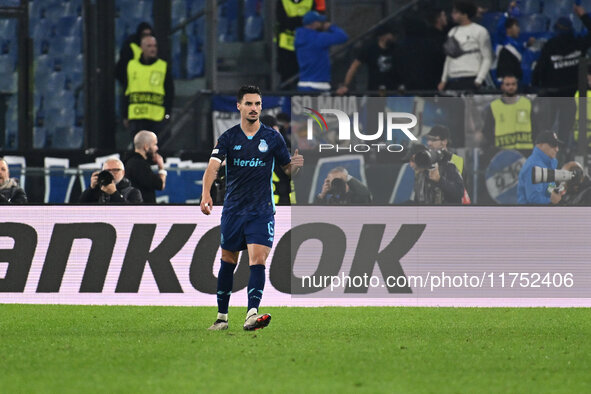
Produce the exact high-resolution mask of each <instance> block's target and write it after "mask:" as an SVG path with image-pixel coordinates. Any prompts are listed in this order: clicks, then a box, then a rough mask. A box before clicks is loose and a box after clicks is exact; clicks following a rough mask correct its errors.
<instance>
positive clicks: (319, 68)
mask: <svg viewBox="0 0 591 394" xmlns="http://www.w3.org/2000/svg"><path fill="white" fill-rule="evenodd" d="M303 23H304V27H300V28H298V29H296V35H295V50H296V56H297V58H298V65H299V67H300V81H299V82H298V90H300V91H308V92H310V91H311V92H328V91H330V53H329V52H330V47H331V46H333V45H337V44H342V43H344V42H346V41H347V40H348V39H349V36H347V33H345V32H344V31H343V30H342V29H341V28H339V27H337V26H335V25H332V24H331V23H330V22H328V21H327V20H326V17H325V16H324V15H320V14H319V13H318V12H316V11H309V12H307V13H306V15H304V19H303Z"/></svg>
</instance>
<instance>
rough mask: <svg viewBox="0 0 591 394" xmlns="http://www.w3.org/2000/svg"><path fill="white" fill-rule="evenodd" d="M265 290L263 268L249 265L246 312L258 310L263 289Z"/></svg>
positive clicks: (262, 266)
mask: <svg viewBox="0 0 591 394" xmlns="http://www.w3.org/2000/svg"><path fill="white" fill-rule="evenodd" d="M264 288H265V266H264V265H260V264H258V265H251V266H250V278H249V279H248V309H247V310H248V311H250V310H251V309H252V308H255V309H257V310H258V309H259V304H260V303H261V298H262V297H263V289H264Z"/></svg>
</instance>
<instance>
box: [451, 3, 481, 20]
mask: <svg viewBox="0 0 591 394" xmlns="http://www.w3.org/2000/svg"><path fill="white" fill-rule="evenodd" d="M453 8H454V9H455V10H456V11H458V12H459V13H460V14H466V15H468V18H469V19H470V20H472V19H474V17H475V16H476V12H478V8H476V5H475V4H474V3H473V2H472V1H470V0H456V1H454V6H453Z"/></svg>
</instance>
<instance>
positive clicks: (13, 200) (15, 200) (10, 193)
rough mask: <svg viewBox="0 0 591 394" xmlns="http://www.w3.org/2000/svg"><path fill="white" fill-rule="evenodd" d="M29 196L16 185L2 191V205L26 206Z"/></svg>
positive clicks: (0, 195)
mask: <svg viewBox="0 0 591 394" xmlns="http://www.w3.org/2000/svg"><path fill="white" fill-rule="evenodd" d="M26 203H27V195H26V194H25V191H24V190H23V189H21V188H20V187H18V185H17V184H16V183H14V185H13V186H11V187H7V188H5V189H0V204H26Z"/></svg>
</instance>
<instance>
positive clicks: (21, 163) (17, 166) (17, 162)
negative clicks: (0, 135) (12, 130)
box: [3, 156, 27, 189]
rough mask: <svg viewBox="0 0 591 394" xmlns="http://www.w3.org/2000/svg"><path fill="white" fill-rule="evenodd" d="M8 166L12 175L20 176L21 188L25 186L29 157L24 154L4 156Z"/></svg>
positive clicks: (14, 176)
mask: <svg viewBox="0 0 591 394" xmlns="http://www.w3.org/2000/svg"><path fill="white" fill-rule="evenodd" d="M3 158H4V160H5V161H6V164H8V168H9V169H10V177H11V178H18V184H19V186H20V187H21V188H23V189H24V188H25V180H26V176H25V175H26V174H25V173H26V170H27V159H26V158H25V157H24V156H3Z"/></svg>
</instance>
